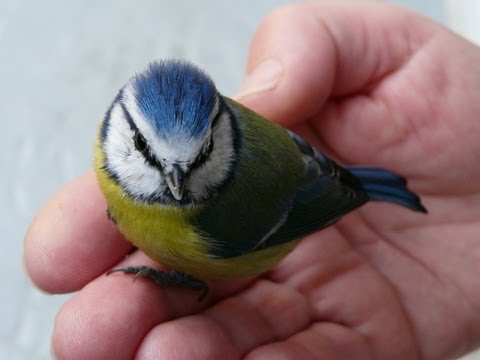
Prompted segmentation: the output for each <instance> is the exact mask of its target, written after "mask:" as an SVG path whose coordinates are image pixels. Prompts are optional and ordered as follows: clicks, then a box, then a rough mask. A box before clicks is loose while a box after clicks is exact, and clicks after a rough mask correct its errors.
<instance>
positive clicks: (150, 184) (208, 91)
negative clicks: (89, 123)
mask: <svg viewBox="0 0 480 360" xmlns="http://www.w3.org/2000/svg"><path fill="white" fill-rule="evenodd" d="M232 121H233V119H232V116H231V114H230V112H229V111H228V108H227V105H226V104H225V102H224V100H223V98H222V97H221V96H220V95H219V93H218V91H217V89H216V87H215V85H214V83H213V82H212V80H211V79H210V78H209V77H208V76H207V75H206V74H205V73H204V72H203V71H201V70H200V69H198V68H197V67H195V66H194V65H192V64H190V63H187V62H183V61H178V60H168V61H162V62H154V63H152V64H150V66H149V67H148V68H147V69H146V70H145V71H144V72H142V73H139V74H137V75H135V76H134V77H133V78H131V79H130V81H129V82H128V83H127V84H126V85H125V86H124V87H123V88H122V89H121V90H120V92H119V94H118V95H117V97H116V99H115V100H114V102H113V103H112V105H111V107H110V109H109V110H108V112H107V114H106V117H105V120H104V122H103V125H102V130H101V140H102V147H103V151H104V154H105V169H106V170H107V171H108V172H109V173H110V175H111V176H112V178H113V179H115V180H116V181H117V182H118V183H119V185H120V186H121V187H122V188H123V190H124V191H125V192H126V193H127V194H128V195H130V196H132V197H133V198H134V199H136V200H139V201H146V202H158V203H162V204H190V203H193V202H200V201H203V200H205V199H207V198H209V197H210V196H212V194H214V193H215V192H216V190H217V189H218V188H219V187H220V186H221V185H222V184H223V183H224V182H225V181H226V180H227V179H228V177H229V175H230V174H231V171H232V167H233V164H234V158H235V149H234V148H235V146H234V135H235V134H234V127H233V124H232Z"/></svg>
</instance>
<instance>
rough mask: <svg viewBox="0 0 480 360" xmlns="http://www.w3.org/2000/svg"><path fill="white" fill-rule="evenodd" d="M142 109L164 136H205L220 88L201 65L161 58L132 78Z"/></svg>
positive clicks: (138, 103)
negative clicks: (217, 87)
mask: <svg viewBox="0 0 480 360" xmlns="http://www.w3.org/2000/svg"><path fill="white" fill-rule="evenodd" d="M132 84H133V88H134V90H135V91H136V93H137V96H136V101H137V106H138V108H139V110H140V111H141V112H142V113H143V115H144V116H145V117H146V118H147V119H148V120H150V121H151V123H152V124H153V126H154V127H155V129H156V130H157V132H158V134H159V135H160V136H164V137H174V138H175V137H178V136H180V137H182V138H185V137H187V138H202V137H203V136H204V135H205V134H206V132H207V131H208V128H209V125H210V116H211V113H212V111H213V109H214V106H215V102H216V99H217V97H218V92H217V90H216V88H215V85H214V83H213V81H212V80H211V79H210V78H209V77H208V76H207V75H206V74H205V73H204V72H203V71H202V70H200V69H199V68H197V67H196V66H194V65H192V64H190V63H187V62H185V61H179V60H166V61H158V62H153V63H151V64H150V66H149V67H148V69H147V70H146V71H145V72H143V73H140V74H138V75H136V76H135V77H134V79H133V81H132Z"/></svg>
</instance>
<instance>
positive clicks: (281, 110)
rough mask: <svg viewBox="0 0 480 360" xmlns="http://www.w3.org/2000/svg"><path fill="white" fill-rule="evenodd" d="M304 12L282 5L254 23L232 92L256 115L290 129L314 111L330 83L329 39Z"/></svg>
mask: <svg viewBox="0 0 480 360" xmlns="http://www.w3.org/2000/svg"><path fill="white" fill-rule="evenodd" d="M306 10H307V9H306V6H304V5H289V6H285V7H282V8H279V9H278V10H275V11H274V12H272V13H271V14H270V15H268V16H267V17H266V18H265V19H264V21H263V22H262V23H261V24H260V25H259V27H258V29H257V31H256V32H255V35H254V37H253V40H252V43H251V46H250V52H249V58H248V63H247V68H246V76H245V79H244V81H243V83H242V85H241V87H240V91H239V92H238V94H237V96H236V99H237V100H238V101H240V102H242V103H243V104H244V105H246V106H248V107H250V108H252V109H254V110H255V111H256V112H258V113H259V114H261V115H263V116H265V117H267V118H268V119H270V120H272V121H274V122H278V123H281V124H282V125H284V126H290V127H291V126H293V125H294V124H295V123H297V122H299V121H301V120H302V119H306V118H308V117H310V116H313V115H314V114H315V113H317V112H318V111H319V109H320V108H321V106H322V105H323V103H324V101H325V99H326V98H327V97H328V95H329V93H330V89H331V87H332V83H333V69H334V64H335V57H334V47H333V44H332V41H331V40H330V38H329V35H328V33H327V32H326V31H325V30H324V29H322V26H321V24H320V23H319V22H318V20H317V19H316V18H315V17H314V16H312V15H311V14H310V13H309V12H308V11H306ZM312 43H315V44H316V46H317V48H316V49H315V50H312V48H311V45H312ZM308 94H309V95H310V96H308ZM312 95H313V96H312Z"/></svg>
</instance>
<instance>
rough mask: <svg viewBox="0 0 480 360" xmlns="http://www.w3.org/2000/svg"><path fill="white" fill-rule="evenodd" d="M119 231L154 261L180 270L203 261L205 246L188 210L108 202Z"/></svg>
mask: <svg viewBox="0 0 480 360" xmlns="http://www.w3.org/2000/svg"><path fill="white" fill-rule="evenodd" d="M109 211H110V212H111V214H112V217H113V218H114V219H115V221H116V223H117V226H118V228H119V230H120V231H121V232H122V233H123V234H124V235H125V237H126V238H127V239H128V240H130V241H131V242H132V243H133V244H134V245H135V246H137V247H138V248H139V249H141V250H142V251H143V252H145V253H146V254H147V255H148V256H149V257H150V258H152V259H153V260H155V261H157V262H160V263H163V264H166V265H169V266H171V267H175V268H178V264H179V263H192V262H195V261H196V259H199V258H202V257H203V256H204V255H203V254H204V253H205V251H204V247H205V244H203V242H202V241H201V238H200V237H199V235H198V234H197V232H196V231H195V229H194V228H193V227H192V226H191V223H190V217H191V216H192V215H191V214H190V213H189V212H188V211H185V210H183V211H180V210H178V209H176V208H172V207H163V206H156V205H153V206H151V205H150V206H147V205H138V204H133V203H131V202H129V201H128V200H127V199H120V202H119V201H115V202H112V203H109Z"/></svg>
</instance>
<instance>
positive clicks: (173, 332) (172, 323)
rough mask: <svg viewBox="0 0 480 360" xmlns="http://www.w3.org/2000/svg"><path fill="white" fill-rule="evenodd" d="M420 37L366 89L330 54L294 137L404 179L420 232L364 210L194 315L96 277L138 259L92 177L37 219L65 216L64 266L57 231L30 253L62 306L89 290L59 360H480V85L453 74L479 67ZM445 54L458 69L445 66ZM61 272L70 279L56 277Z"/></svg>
mask: <svg viewBox="0 0 480 360" xmlns="http://www.w3.org/2000/svg"><path fill="white" fill-rule="evenodd" d="M332 21H333V20H332ZM297 25H298V24H297ZM327 25H328V24H327ZM369 26H370V25H369ZM429 26H431V25H429ZM430 30H431V29H430ZM436 30H438V29H436ZM426 32H428V31H426ZM331 34H333V35H332V36H333V37H335V36H336V37H339V36H341V35H342V34H339V33H338V32H337V33H335V32H331ZM343 35H345V34H343ZM345 36H346V35H345ZM422 36H423V38H422ZM422 36H420V35H419V38H418V39H415V38H411V39H410V43H409V45H410V46H412V47H413V48H415V46H418V49H416V50H415V51H413V50H410V52H409V51H406V50H405V49H403V50H402V49H401V47H400V50H398V48H397V47H395V49H389V50H392V52H391V54H390V55H389V58H388V59H383V60H384V61H383V62H382V60H379V61H378V63H375V67H374V68H373V65H372V69H371V71H364V74H365V75H364V76H358V74H354V73H353V72H354V70H353V69H354V68H355V66H354V65H353V66H352V64H348V61H349V60H348V59H347V58H346V57H345V58H342V57H341V56H340V53H341V52H342V49H341V48H340V49H339V48H337V52H338V54H337V56H338V58H337V59H335V60H336V61H332V63H335V66H336V78H335V81H332V84H335V85H332V88H331V89H329V90H325V91H324V92H325V99H326V102H325V103H320V104H318V105H315V106H317V108H316V109H315V111H311V112H310V113H309V114H308V116H307V115H305V116H304V118H305V119H309V120H308V121H304V122H300V123H297V124H296V125H293V126H292V124H290V125H291V126H292V127H293V128H294V130H296V131H298V132H299V133H300V134H301V135H302V136H304V137H305V138H306V139H308V140H310V141H311V142H312V143H313V144H314V145H317V146H319V147H320V148H321V149H322V150H325V151H327V152H329V153H330V154H331V155H333V156H334V157H336V158H337V159H339V160H340V161H342V162H346V163H358V164H369V165H370V164H371V165H376V166H380V167H385V168H387V169H391V170H394V171H396V172H398V173H399V174H402V175H405V176H406V177H408V178H409V180H410V184H411V186H412V187H413V189H414V190H415V191H417V192H418V193H419V195H420V196H421V197H422V199H423V200H424V202H425V205H426V206H427V208H428V209H429V211H430V213H429V214H428V215H427V216H423V215H420V214H415V213H411V212H409V211H407V210H405V209H402V208H400V207H395V206H393V205H389V204H368V205H366V206H365V207H363V208H362V209H360V210H358V211H356V212H354V213H352V214H350V215H348V216H346V217H345V218H344V219H342V220H341V221H340V222H339V223H337V224H336V225H334V226H332V227H330V228H328V229H326V230H323V231H321V232H319V233H317V234H314V235H312V236H310V237H308V238H306V239H305V240H304V241H302V242H301V243H300V245H299V246H298V247H297V249H295V251H294V252H292V254H290V255H289V256H288V257H287V258H286V259H285V261H283V262H282V263H281V264H280V265H279V266H278V267H276V268H275V269H273V270H271V271H269V272H268V273H267V274H265V275H264V276H261V277H258V278H256V279H249V280H239V281H235V282H228V283H220V282H218V283H212V284H211V287H212V288H213V291H212V296H211V299H210V300H209V303H206V304H197V303H195V297H196V294H192V293H191V292H188V291H184V290H173V289H172V290H168V291H166V292H164V291H163V290H161V289H159V288H158V287H156V286H155V285H154V284H152V283H149V282H147V281H143V280H139V281H138V282H137V283H136V284H135V285H132V284H131V278H129V277H126V276H118V277H115V279H112V278H105V277H104V276H100V274H102V273H103V271H104V270H105V269H106V268H108V267H111V266H114V265H116V263H117V262H118V261H119V260H121V259H122V257H123V256H124V254H125V253H126V252H128V251H129V249H130V245H129V244H128V243H127V242H125V241H123V240H122V239H121V236H120V235H119V234H118V232H117V230H116V229H115V228H114V227H113V226H112V225H111V224H110V223H108V221H107V219H106V218H105V215H104V209H105V204H104V200H103V199H102V197H101V195H100V194H99V191H98V189H97V187H96V185H95V183H94V178H93V176H92V174H89V175H87V176H86V177H84V178H83V179H81V180H80V181H79V182H77V183H75V184H72V185H70V187H69V188H67V189H65V190H64V191H63V193H60V194H59V195H58V196H57V198H56V199H54V200H52V202H51V203H50V205H47V208H48V207H49V206H50V208H49V213H50V214H49V215H43V218H42V221H43V222H44V223H45V222H46V221H47V220H48V219H57V217H58V214H59V210H55V209H54V210H52V208H59V209H61V210H62V215H61V216H62V217H63V219H64V221H65V222H67V225H68V230H65V231H64V232H63V233H62V235H63V237H67V238H68V239H69V240H70V244H69V245H68V246H66V247H65V246H64V248H63V250H58V248H59V247H58V244H55V246H57V248H56V250H55V255H52V254H53V252H52V253H51V254H49V255H45V254H44V253H45V252H41V253H40V252H39V249H40V248H42V246H43V248H45V243H43V244H42V242H41V241H39V239H41V238H42V231H43V232H44V234H43V235H44V237H45V238H47V237H48V238H49V239H50V238H51V229H48V231H47V230H45V229H43V228H42V229H39V228H41V226H39V222H40V220H38V219H37V221H36V222H35V224H34V225H33V226H32V230H31V231H30V234H31V235H30V236H29V237H28V238H27V249H26V251H27V255H26V256H27V267H29V271H30V274H31V276H32V277H33V278H34V281H35V282H36V283H37V284H39V286H41V287H42V288H44V289H47V290H48V291H52V292H65V291H72V290H77V289H79V288H82V287H83V286H84V285H85V284H86V286H84V287H83V289H82V291H80V292H79V293H78V294H76V295H75V296H74V297H73V298H72V299H71V300H70V301H69V302H68V303H67V304H65V306H64V307H63V308H62V310H61V312H60V313H59V315H58V317H57V322H56V327H55V333H54V337H53V346H54V349H55V352H56V354H57V356H58V355H59V354H60V356H61V354H68V355H69V357H70V358H72V357H78V358H102V357H110V358H117V359H121V358H131V357H133V356H135V355H136V356H137V357H139V358H143V357H145V358H150V357H152V358H156V357H158V356H164V357H166V358H209V359H214V358H232V359H233V358H238V357H241V356H245V355H246V354H248V355H247V357H249V358H262V357H263V358H279V357H280V356H283V357H284V358H302V359H308V358H312V359H318V358H319V356H320V357H321V358H325V359H330V358H335V359H341V358H346V359H351V358H355V359H362V358H366V359H367V358H388V359H396V358H398V359H414V358H418V357H424V358H443V357H447V356H454V355H455V353H456V352H464V351H466V350H468V348H470V347H472V346H474V345H475V344H476V342H478V339H479V338H480V330H478V329H480V316H479V315H478V313H479V312H478V308H479V307H480V289H479V288H478V286H476V272H475V269H476V267H477V266H478V265H477V264H478V261H479V260H480V247H479V246H478V244H476V241H477V238H478V235H476V234H478V232H479V231H480V221H479V220H478V216H477V217H475V214H478V213H480V201H479V200H480V195H479V194H480V185H479V184H478V181H477V182H476V183H475V182H474V181H470V179H473V180H475V179H478V178H479V177H480V167H478V166H477V167H476V166H474V165H472V164H475V156H474V154H475V150H476V152H477V153H478V152H479V151H480V142H478V141H477V140H476V136H475V128H476V129H477V134H478V122H477V123H476V122H475V119H477V118H478V115H479V114H480V105H478V104H480V101H479V99H477V98H478V95H477V94H475V93H471V92H469V91H468V89H474V88H475V87H473V85H472V83H478V82H479V81H480V74H479V73H478V72H477V73H468V72H466V73H461V71H459V70H461V69H462V68H466V69H471V68H474V67H473V64H478V60H479V59H478V58H479V57H480V55H479V52H478V50H477V49H475V48H474V47H472V46H470V45H468V44H466V43H464V42H461V43H458V41H457V40H458V39H456V38H455V37H454V36H453V35H451V34H448V33H446V32H445V31H444V30H442V31H441V32H440V35H439V36H437V37H435V36H433V35H431V34H429V35H428V36H427V35H425V34H423V35H422ZM426 38H428V40H429V41H428V42H427V41H425V39H426ZM383 40H384V42H383V43H382V41H381V39H379V42H378V45H377V46H379V47H382V46H387V47H388V46H389V40H391V39H383ZM306 41H308V39H307V40H306ZM445 42H447V43H449V44H450V46H448V45H447V46H445ZM346 43H348V42H346ZM349 44H350V45H351V43H349ZM337 46H338V43H337ZM396 46H398V44H396ZM442 49H444V50H442ZM472 49H473V50H476V52H475V53H473V50H472ZM447 50H448V51H449V52H452V51H453V52H456V53H459V54H461V56H459V57H457V58H456V59H455V62H452V60H451V58H449V57H448V55H449V54H447V53H446V51H447ZM385 53H388V51H385ZM352 58H354V57H352ZM392 59H396V60H395V61H392ZM475 59H476V60H475ZM474 60H475V61H474ZM351 61H354V60H351ZM332 66H333V65H332ZM345 69H347V70H348V69H351V70H350V74H349V71H347V70H345ZM374 69H375V71H374ZM333 72H334V71H332V73H333ZM332 76H333V75H332ZM347 80H348V81H347ZM405 89H408V90H409V91H405ZM247 102H248V101H247ZM251 103H252V104H251V105H253V107H254V108H255V107H256V105H255V100H251ZM315 106H313V105H312V107H311V108H314V107H315ZM260 110H261V111H262V109H260ZM262 112H265V113H268V109H267V110H263V111H262ZM272 117H273V118H276V116H275V114H272ZM281 120H282V119H281V118H280V121H281ZM386 122H389V123H388V125H386V124H385V123H386ZM477 137H478V136H477ZM470 154H471V155H470ZM469 156H470V157H469ZM477 161H478V160H477ZM73 188H75V192H76V193H77V194H80V195H74V194H73V193H74V191H73ZM85 193H89V196H88V197H85V196H83V194H85ZM87 198H88V200H87ZM72 203H73V204H75V208H74V209H68V206H70V207H71V204H72ZM62 206H63V207H62ZM55 211H57V212H55ZM47 212H48V211H44V213H45V214H46V213H47ZM73 215H75V219H76V220H75V222H73V220H71V219H72V218H73V217H74V216H73ZM56 216H57V217H56ZM68 219H70V220H68ZM79 219H81V220H79ZM57 231H58V230H57ZM57 235H58V234H57ZM65 235H67V236H65ZM57 237H60V235H58V236H57ZM34 239H35V240H34ZM84 239H91V240H90V241H89V242H88V241H87V242H85V241H84ZM94 239H96V240H95V242H93V241H94ZM100 239H102V242H100ZM34 241H35V243H34ZM92 244H94V245H92ZM49 246H50V248H52V247H53V245H49ZM67 247H69V249H67V250H65V248H67ZM74 247H75V248H74ZM29 248H30V249H31V250H30V251H29ZM74 249H75V251H74ZM92 249H94V250H92ZM29 253H32V254H36V256H37V257H36V258H35V260H32V259H33V256H31V257H29V255H28V254H29ZM92 254H94V255H92ZM40 255H41V256H40ZM39 259H40V260H42V259H44V260H45V261H44V262H43V263H42V261H40V260H39ZM47 260H48V265H47V266H42V265H45V264H46V263H47ZM94 260H95V261H94ZM34 261H36V262H37V264H35V263H34ZM125 263H129V264H130V263H131V264H147V265H148V259H146V258H145V257H144V256H143V255H142V254H140V253H138V252H135V253H133V254H132V255H131V256H130V257H129V258H128V259H127V260H126V261H125ZM122 265H124V264H122ZM58 268H60V269H62V270H63V273H62V274H61V275H58V276H57V275H52V273H53V270H52V269H58ZM42 269H43V270H42ZM42 271H43V273H42ZM48 271H49V272H48ZM47 272H48V274H47ZM97 276H98V277H97ZM52 284H53V285H52ZM78 323H80V324H81V325H82V326H79V325H78ZM159 354H160V355H159ZM319 354H320V355H319Z"/></svg>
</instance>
